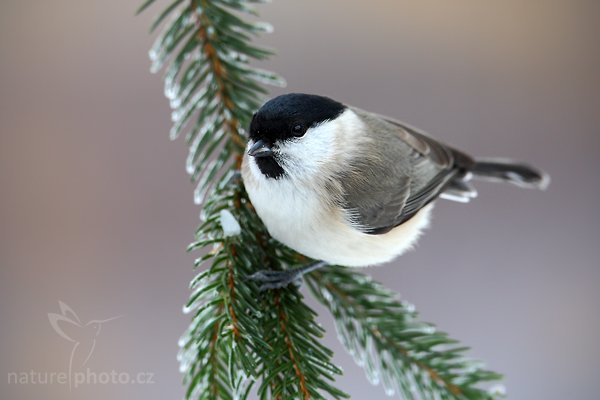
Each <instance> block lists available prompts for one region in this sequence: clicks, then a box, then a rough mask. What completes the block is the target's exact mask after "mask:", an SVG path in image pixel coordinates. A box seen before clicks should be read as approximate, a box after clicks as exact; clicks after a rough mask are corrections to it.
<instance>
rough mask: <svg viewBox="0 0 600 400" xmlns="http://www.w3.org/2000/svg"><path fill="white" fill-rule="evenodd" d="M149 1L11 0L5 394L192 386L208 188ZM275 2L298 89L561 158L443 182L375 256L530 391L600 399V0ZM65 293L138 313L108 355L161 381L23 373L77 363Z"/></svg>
mask: <svg viewBox="0 0 600 400" xmlns="http://www.w3.org/2000/svg"><path fill="white" fill-rule="evenodd" d="M140 2H141V1H132V0H129V1H115V0H113V1H89V0H87V1H81V0H54V1H41V0H37V1H27V2H26V1H18V0H3V1H2V2H1V4H0V397H1V398H3V399H31V398H45V399H71V398H73V399H105V398H114V399H128V398H134V399H137V398H146V399H177V398H181V397H182V396H183V388H182V385H181V376H180V374H179V372H178V364H177V362H176V359H175V356H176V353H177V340H178V338H179V336H180V334H181V333H182V332H183V330H184V328H185V327H186V326H187V324H188V321H189V316H186V315H183V314H182V310H181V309H182V305H183V304H184V302H185V301H186V299H187V297H188V289H187V285H188V282H189V280H190V279H191V278H192V276H193V272H192V260H193V258H194V255H190V254H186V253H185V247H186V246H187V244H188V243H189V242H190V241H191V240H192V235H193V232H194V229H195V227H196V225H197V223H198V212H199V208H198V207H197V206H195V205H194V204H193V203H192V185H191V184H190V182H189V179H188V177H187V175H186V173H185V170H184V160H185V156H186V149H185V145H184V143H183V142H182V141H179V142H175V143H170V142H169V140H168V129H169V127H170V110H169V106H168V102H167V100H166V99H165V98H164V97H163V93H162V81H161V76H160V75H151V74H150V72H149V66H150V62H149V60H148V56H147V53H148V49H149V47H150V45H151V42H152V38H151V37H150V36H149V35H148V27H149V25H150V22H151V21H152V19H153V17H154V16H155V15H157V13H158V12H159V9H160V7H156V6H154V7H152V8H151V9H150V11H149V12H146V13H145V14H144V15H142V16H140V17H134V11H135V9H136V8H137V6H138V5H139V3H140ZM159 3H160V4H161V5H164V4H165V3H166V2H165V1H162V2H159ZM259 10H260V12H261V16H262V18H263V19H264V20H267V21H270V22H271V23H273V25H274V26H275V33H274V34H273V35H270V36H267V37H263V38H261V39H260V40H259V42H260V43H263V44H266V45H269V46H273V47H275V48H276V49H277V51H278V55H277V56H276V57H274V58H273V59H272V60H271V61H269V62H268V63H266V64H265V66H267V67H268V68H270V69H273V70H275V71H277V72H279V73H280V74H282V75H283V76H284V77H285V78H286V79H287V81H288V87H287V88H286V89H285V90H286V91H302V92H309V93H310V92H313V93H320V94H324V95H328V96H331V97H334V98H336V99H338V100H341V101H344V102H346V103H350V104H353V105H355V106H358V107H361V108H364V109H367V110H372V111H376V112H378V113H382V114H387V115H390V116H393V117H396V118H399V119H402V120H404V121H406V122H408V123H410V124H412V125H416V126H419V127H421V128H423V129H425V130H427V131H429V132H430V133H431V134H432V135H434V136H435V137H438V138H440V139H442V140H443V141H445V142H447V143H449V144H452V145H454V146H456V147H458V148H461V149H464V150H466V151H468V152H471V153H473V154H475V155H479V156H507V157H511V158H515V159H519V160H526V161H528V162H530V163H532V164H535V165H537V166H539V167H541V168H544V169H546V170H547V171H548V172H549V173H550V174H551V175H552V184H551V185H550V188H549V189H548V191H546V192H537V191H527V190H520V189H518V188H516V187H512V186H504V185H492V184H486V183H482V184H479V185H478V189H479V194H480V196H479V198H478V199H477V200H476V201H474V202H472V203H471V204H469V205H462V204H456V203H451V202H439V203H438V205H437V207H436V210H435V216H434V220H433V225H432V228H431V229H429V231H428V232H427V234H426V235H425V236H424V237H423V238H422V240H421V241H420V244H419V246H418V248H417V249H416V251H413V252H411V253H409V254H407V255H405V256H403V257H401V258H400V259H399V260H397V261H396V262H395V263H393V264H391V265H387V266H385V267H381V268H374V269H371V270H369V272H370V273H372V275H373V276H374V277H375V278H376V279H378V280H380V281H383V282H385V283H386V284H387V285H388V286H390V287H392V288H393V289H395V290H397V291H399V292H400V293H401V295H402V298H403V299H406V300H408V301H410V302H412V303H414V304H415V305H416V306H417V309H418V310H420V311H421V314H422V317H423V319H425V320H427V321H431V322H434V323H436V324H437V325H438V326H439V328H440V329H442V330H445V331H448V332H449V333H450V334H451V335H452V336H453V337H455V338H458V339H460V340H461V341H462V342H463V343H465V344H468V345H470V346H472V350H471V351H470V355H471V356H473V357H476V358H479V359H482V360H485V362H486V364H487V366H488V367H489V368H491V369H494V370H497V371H500V372H503V373H505V374H506V386H507V390H508V393H509V395H510V398H512V399H546V400H550V399H579V400H594V399H597V398H598V389H597V388H598V382H597V371H598V370H599V369H600V361H599V360H600V346H599V345H598V341H597V337H598V331H599V329H600V313H599V312H598V308H599V307H600V290H599V289H598V284H599V283H600V268H599V262H598V248H599V245H600V243H599V240H598V239H599V234H600V224H599V222H600V221H599V219H600V218H599V212H598V209H597V204H598V199H599V195H600V187H599V186H600V185H599V183H600V182H599V179H598V173H599V172H600V159H599V156H598V154H599V150H600V146H599V145H600V135H599V132H598V129H599V128H598V126H599V124H598V112H599V111H600V109H599V106H600V76H599V72H600V46H598V40H599V39H600V25H598V18H599V17H600V2H597V1H593V0H590V1H586V0H562V1H558V0H557V1H537V0H533V1H527V2H523V1H518V0H504V1H499V0H496V1H485V2H475V1H468V0H454V1H452V2H442V1H433V0H422V1H419V2H413V1H383V0H373V1H370V2H348V1H344V0H335V1H334V0H327V1H324V0H320V1H317V0H304V1H294V2H291V1H281V0H280V1H274V2H273V3H272V4H269V5H264V6H260V9H259ZM281 92H282V91H281V90H277V91H274V92H273V94H278V93H281ZM59 301H62V302H64V304H67V305H68V306H69V307H70V309H72V310H73V312H74V313H75V314H76V315H77V317H78V318H79V320H80V325H82V326H83V325H85V324H86V323H87V321H90V320H103V319H108V318H111V317H115V316H121V317H120V318H119V319H116V320H111V321H108V322H106V323H105V324H103V326H102V331H101V334H100V335H99V336H98V338H97V339H98V340H97V341H96V343H95V347H94V354H93V356H92V357H91V358H90V360H89V362H88V364H87V367H89V369H90V370H91V371H95V372H100V371H107V372H111V371H113V370H114V371H116V372H117V373H129V374H131V375H135V374H137V373H147V374H148V375H145V377H146V378H148V379H150V378H151V381H152V382H153V383H149V382H146V383H145V384H143V385H142V384H135V385H134V384H129V385H125V384H100V383H99V384H95V385H94V384H87V385H82V386H80V387H77V388H73V389H72V390H69V387H68V386H67V385H65V384H43V382H37V383H36V382H31V379H30V380H29V381H27V382H22V383H19V382H10V380H9V377H10V374H11V373H30V372H31V371H33V372H48V373H50V372H53V371H56V372H59V371H67V368H68V363H69V358H70V354H71V350H72V347H73V343H71V342H69V341H68V340H66V339H65V337H61V335H60V333H59V332H58V331H56V330H55V329H53V327H52V325H51V324H50V323H49V318H48V314H49V313H57V314H61V308H60V306H59ZM310 301H311V304H314V303H313V302H312V300H310ZM314 306H315V307H316V309H317V310H318V311H319V313H320V314H321V317H320V319H321V321H322V323H323V325H324V326H325V327H326V329H327V331H328V334H327V338H326V341H327V344H328V345H329V346H331V347H332V348H333V349H334V350H335V352H336V357H335V360H336V362H337V363H338V364H340V365H342V366H343V368H344V370H345V375H344V376H343V377H342V378H340V386H341V387H342V388H344V389H346V390H347V391H349V392H350V393H351V394H352V395H353V398H356V399H364V398H367V396H369V397H368V398H371V399H375V398H377V399H380V398H381V399H383V398H385V395H384V392H383V390H382V389H381V388H373V387H371V386H370V385H369V384H368V383H367V381H366V379H365V378H364V377H363V373H362V371H361V369H360V368H358V367H357V366H355V365H354V363H353V361H352V360H351V358H350V357H349V356H348V355H346V354H345V353H344V351H343V349H342V348H341V346H340V345H339V344H338V343H337V339H336V335H335V331H334V329H333V325H332V323H331V317H330V316H329V315H328V314H327V312H326V311H325V310H324V309H322V308H321V307H319V306H317V305H314ZM62 311H63V314H65V315H67V316H69V317H70V319H71V320H73V321H74V320H76V318H75V317H74V316H73V315H74V314H73V313H71V312H70V311H69V310H68V309H66V308H64V307H63V310H62ZM71 325H72V326H71V328H73V329H74V331H77V330H78V329H79V330H80V331H83V330H85V329H84V328H83V327H82V328H77V326H76V325H77V324H75V323H72V324H71ZM64 333H65V334H66V335H71V336H69V337H73V335H78V334H79V333H81V332H79V333H77V332H64ZM82 343H83V342H82ZM86 343H87V345H88V346H91V345H92V344H91V343H90V342H86ZM82 351H83V350H82ZM77 356H78V357H79V356H80V355H77ZM47 379H50V378H47ZM146 380H147V379H146Z"/></svg>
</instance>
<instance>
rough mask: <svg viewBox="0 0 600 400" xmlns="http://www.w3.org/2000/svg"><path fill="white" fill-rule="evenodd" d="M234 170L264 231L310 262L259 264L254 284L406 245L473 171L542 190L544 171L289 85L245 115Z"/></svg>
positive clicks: (468, 195)
mask: <svg viewBox="0 0 600 400" xmlns="http://www.w3.org/2000/svg"><path fill="white" fill-rule="evenodd" d="M248 137H249V139H248V144H247V148H246V151H245V153H244V155H243V159H242V166H241V175H242V179H243V182H244V186H245V189H246V192H247V194H248V197H249V199H250V201H251V203H252V205H253V207H254V208H255V210H256V213H257V214H258V216H259V217H260V219H261V220H262V222H263V223H264V225H265V226H266V228H267V230H268V232H269V234H270V235H271V236H272V237H273V238H275V239H277V240H278V241H279V242H281V243H283V244H285V245H286V246H288V247H290V248H292V249H293V250H295V251H297V252H299V253H301V254H303V255H305V256H307V257H310V258H312V259H314V260H317V261H315V262H313V263H311V264H308V265H306V266H304V267H300V268H296V269H291V270H285V271H273V270H260V271H257V272H256V273H253V274H252V275H250V276H249V277H248V278H249V279H251V280H254V281H257V282H258V283H260V289H261V290H267V289H275V288H282V287H285V286H287V285H289V284H290V283H296V284H298V283H300V282H301V278H302V276H303V275H304V274H306V273H309V272H311V271H314V270H316V269H318V268H321V267H323V266H326V265H341V266H345V267H366V266H372V265H379V264H384V263H387V262H389V261H391V260H393V259H395V258H396V257H398V256H400V255H401V254H403V253H404V252H405V251H407V250H408V249H410V248H411V247H413V246H414V244H415V243H416V241H417V239H418V238H419V236H420V235H421V233H422V232H423V229H425V228H426V227H427V226H428V225H429V220H430V215H431V211H432V206H433V203H434V202H435V201H436V200H437V199H448V200H453V201H458V202H463V203H467V202H469V201H471V200H472V199H474V198H475V197H476V196H477V191H476V190H475V188H474V187H473V185H472V179H483V180H489V181H498V182H507V183H511V184H514V185H517V186H520V187H523V188H533V189H545V188H546V187H547V185H548V183H549V176H548V175H547V174H546V173H544V172H542V171H541V170H538V169H536V168H533V167H531V166H529V165H527V164H524V163H520V162H514V161H511V160H509V159H485V158H474V157H471V156H470V155H468V154H467V153H465V152H463V151H460V150H457V149H455V148H454V147H451V146H448V145H446V144H444V143H442V142H441V141H438V140H436V139H433V138H432V137H431V136H430V135H429V134H427V133H425V132H423V131H421V130H419V129H417V128H415V127H412V126H410V125H408V124H405V123H403V122H400V121H397V120H395V119H392V118H388V117H385V116H382V115H379V114H376V113H372V112H369V111H365V110H362V109H360V108H358V107H353V106H350V105H346V104H344V103H341V102H339V101H336V100H333V99H331V98H328V97H325V96H320V95H315V94H305V93H288V94H284V95H280V96H277V97H274V98H272V99H271V100H269V101H267V102H266V103H265V104H263V105H262V106H261V107H260V108H259V109H258V111H257V112H256V113H254V115H253V116H252V120H251V122H250V126H249V129H248Z"/></svg>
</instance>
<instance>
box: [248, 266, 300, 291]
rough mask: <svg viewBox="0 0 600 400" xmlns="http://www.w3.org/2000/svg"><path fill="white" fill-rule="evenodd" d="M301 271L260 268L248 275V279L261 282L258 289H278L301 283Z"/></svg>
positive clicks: (298, 285) (297, 285)
mask: <svg viewBox="0 0 600 400" xmlns="http://www.w3.org/2000/svg"><path fill="white" fill-rule="evenodd" d="M302 275H304V273H303V271H301V270H297V269H293V270H290V271H272V270H267V269H265V270H261V271H258V272H255V273H253V274H252V275H250V276H248V279H250V280H253V281H255V282H258V283H261V285H260V286H259V290H260V291H263V290H268V289H280V288H284V287H286V286H288V285H289V284H293V285H294V286H296V287H300V286H301V285H302Z"/></svg>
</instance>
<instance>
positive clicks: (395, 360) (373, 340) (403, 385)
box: [307, 267, 501, 399]
mask: <svg viewBox="0 0 600 400" xmlns="http://www.w3.org/2000/svg"><path fill="white" fill-rule="evenodd" d="M307 280H308V285H309V288H310V290H311V292H312V293H313V294H314V295H315V297H316V298H317V299H318V300H319V301H320V302H321V303H322V304H324V305H325V306H326V307H327V308H328V309H329V310H330V311H331V313H332V314H333V316H334V319H335V323H336V328H337V331H338V336H339V337H340V340H341V341H342V343H343V345H344V347H345V348H346V350H347V351H348V352H349V353H350V354H351V355H352V356H353V357H354V359H355V361H356V363H357V364H358V365H360V366H362V367H363V368H364V369H365V373H366V375H367V378H368V379H369V381H370V382H371V383H372V384H374V385H376V384H379V383H382V384H383V387H384V389H385V391H386V393H387V394H388V395H393V394H394V393H399V394H400V395H401V396H402V397H403V398H406V399H437V398H440V399H494V398H498V397H499V396H498V395H499V393H494V392H493V391H492V392H490V391H486V390H484V389H482V388H481V387H480V386H479V385H480V384H481V383H485V382H488V381H496V380H499V379H500V378H501V375H499V374H497V373H495V372H491V371H487V370H485V369H483V367H482V365H481V363H479V362H477V361H474V360H470V359H468V358H466V357H465V356H464V353H465V351H466V350H468V348H466V347H462V346H458V345H457V343H458V342H457V341H455V340H453V339H450V338H449V337H448V335H447V334H446V333H444V332H440V331H437V330H436V329H435V327H434V326H433V325H431V324H427V323H423V322H420V321H419V320H418V319H417V317H418V314H417V313H416V311H415V309H414V306H412V305H411V304H408V303H403V302H400V301H398V300H397V295H396V294H395V293H394V292H392V291H390V290H388V289H386V288H384V287H383V286H382V285H380V284H379V283H377V282H374V281H373V280H372V279H370V278H369V277H367V276H365V275H363V274H360V273H357V272H353V271H351V270H349V269H348V268H342V267H330V268H328V269H325V270H322V271H316V272H313V273H312V274H310V275H309V276H308V277H307Z"/></svg>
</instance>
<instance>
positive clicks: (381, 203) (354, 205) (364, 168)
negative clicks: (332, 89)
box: [340, 108, 472, 234]
mask: <svg viewBox="0 0 600 400" xmlns="http://www.w3.org/2000/svg"><path fill="white" fill-rule="evenodd" d="M353 111H354V112H355V113H356V114H357V115H358V116H359V117H360V118H361V119H362V120H363V122H365V124H366V126H368V127H369V129H371V132H369V135H370V137H372V138H373V139H374V140H372V141H371V142H370V143H368V144H366V145H365V146H364V148H363V149H362V150H361V151H360V152H359V154H357V155H356V157H355V158H354V161H353V162H352V163H351V165H350V166H349V167H348V168H347V169H346V170H345V172H344V173H343V176H341V180H340V181H341V185H342V189H343V193H344V202H345V204H344V206H345V208H346V209H347V210H348V212H349V213H350V215H351V218H352V220H353V221H352V222H354V223H355V224H356V225H357V227H358V228H359V229H361V230H363V231H364V232H366V233H372V234H382V233H385V232H388V231H389V230H391V229H393V228H394V227H396V226H398V225H400V224H401V223H403V222H404V221H406V220H408V219H409V218H411V217H412V216H413V215H414V214H416V213H417V212H418V211H419V210H420V209H421V208H423V207H424V206H425V205H427V204H429V203H430V202H431V201H432V200H434V199H435V198H437V197H438V196H439V195H440V194H441V193H442V192H443V191H444V190H445V188H446V187H447V186H448V185H449V184H450V183H452V181H453V180H455V179H460V178H462V176H463V175H464V171H465V170H466V169H465V168H462V166H461V165H460V164H459V163H457V161H460V163H461V164H463V163H464V164H468V163H472V159H471V158H470V157H468V156H466V155H464V154H462V153H460V152H457V151H456V150H454V149H452V148H450V147H448V146H446V145H444V144H442V143H439V142H437V141H435V140H434V139H432V138H430V137H428V136H427V135H425V134H423V133H421V132H419V131H417V130H416V129H414V128H412V127H409V126H407V125H404V124H402V123H400V122H397V121H390V120H387V119H384V118H382V117H380V116H378V115H376V114H372V113H369V112H366V111H363V110H360V109H357V108H353ZM465 167H466V165H465Z"/></svg>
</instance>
